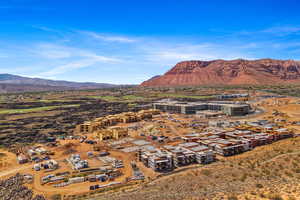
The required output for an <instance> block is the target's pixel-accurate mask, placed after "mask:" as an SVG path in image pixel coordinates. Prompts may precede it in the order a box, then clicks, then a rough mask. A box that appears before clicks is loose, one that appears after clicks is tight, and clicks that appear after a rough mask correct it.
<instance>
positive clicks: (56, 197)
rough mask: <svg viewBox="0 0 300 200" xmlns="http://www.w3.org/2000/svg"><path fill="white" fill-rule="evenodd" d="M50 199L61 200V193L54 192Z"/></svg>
mask: <svg viewBox="0 0 300 200" xmlns="http://www.w3.org/2000/svg"><path fill="white" fill-rule="evenodd" d="M50 199H51V200H61V194H54V195H52V196H51V197H50Z"/></svg>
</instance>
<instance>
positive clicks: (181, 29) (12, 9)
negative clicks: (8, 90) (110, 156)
mask: <svg viewBox="0 0 300 200" xmlns="http://www.w3.org/2000/svg"><path fill="white" fill-rule="evenodd" d="M299 8H300V2H299V1H297V0H251V1H250V0H239V1H238V0H215V1H213V0H211V1H205V0H203V1H202V0H185V1H183V0H151V1H150V0H148V1H147V0H127V1H125V0H1V1H0V26H1V31H0V73H12V74H18V75H24V76H29V77H40V78H48V79H57V80H70V81H93V82H106V83H117V84H120V83H122V84H132V83H134V84H137V83H141V82H142V81H143V80H146V79H148V78H150V77H152V76H154V75H157V74H163V73H165V72H166V71H167V70H168V69H170V68H171V67H172V66H173V65H175V64H176V63H177V62H179V61H183V60H195V59H197V60H213V59H237V58H244V59H260V58H275V59H295V60H300V54H299V53H300V13H299Z"/></svg>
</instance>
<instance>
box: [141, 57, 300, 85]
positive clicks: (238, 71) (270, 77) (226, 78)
mask: <svg viewBox="0 0 300 200" xmlns="http://www.w3.org/2000/svg"><path fill="white" fill-rule="evenodd" d="M279 84H300V62H299V61H294V60H274V59H260V60H244V59H237V60H212V61H197V60H193V61H183V62H179V63H177V64H176V65H175V66H174V67H173V68H172V69H170V70H169V71H168V72H167V73H165V74H164V75H162V76H155V77H153V78H151V79H149V80H147V81H145V82H143V83H142V84H141V86H148V87H153V86H195V85H210V86H213V85H279Z"/></svg>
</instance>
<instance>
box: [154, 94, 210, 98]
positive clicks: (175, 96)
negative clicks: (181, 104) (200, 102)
mask: <svg viewBox="0 0 300 200" xmlns="http://www.w3.org/2000/svg"><path fill="white" fill-rule="evenodd" d="M157 97H165V98H191V99H209V98H213V96H200V95H192V96H189V95H182V94H163V93H162V94H158V95H157Z"/></svg>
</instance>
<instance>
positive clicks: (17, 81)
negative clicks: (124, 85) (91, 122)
mask: <svg viewBox="0 0 300 200" xmlns="http://www.w3.org/2000/svg"><path fill="white" fill-rule="evenodd" d="M118 86H121V85H115V84H109V83H94V82H72V81H64V80H50V79H42V78H29V77H24V76H19V75H13V74H6V73H3V74H0V93H8V92H27V91H30V92H34V91H48V90H78V89H102V88H113V87H118Z"/></svg>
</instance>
